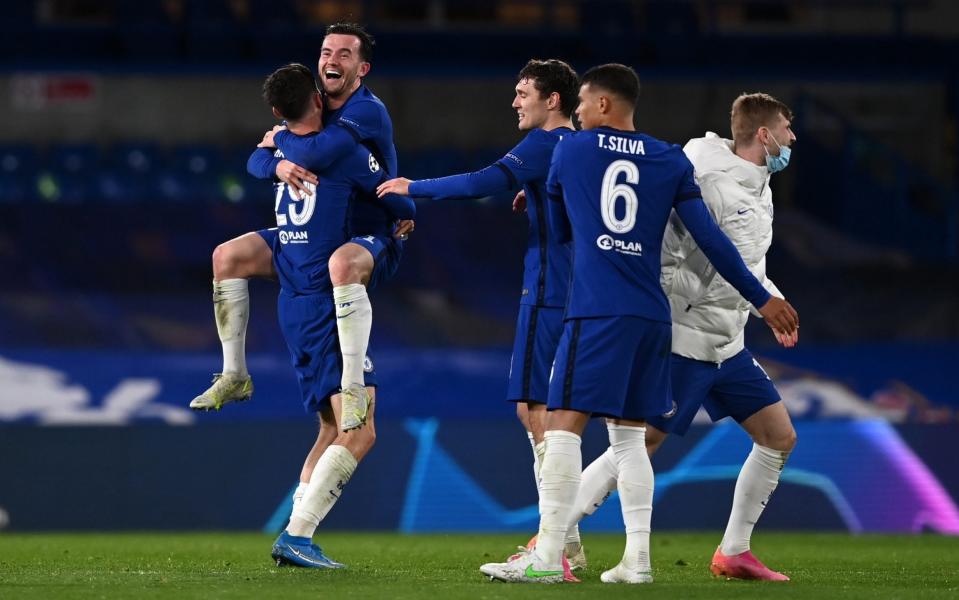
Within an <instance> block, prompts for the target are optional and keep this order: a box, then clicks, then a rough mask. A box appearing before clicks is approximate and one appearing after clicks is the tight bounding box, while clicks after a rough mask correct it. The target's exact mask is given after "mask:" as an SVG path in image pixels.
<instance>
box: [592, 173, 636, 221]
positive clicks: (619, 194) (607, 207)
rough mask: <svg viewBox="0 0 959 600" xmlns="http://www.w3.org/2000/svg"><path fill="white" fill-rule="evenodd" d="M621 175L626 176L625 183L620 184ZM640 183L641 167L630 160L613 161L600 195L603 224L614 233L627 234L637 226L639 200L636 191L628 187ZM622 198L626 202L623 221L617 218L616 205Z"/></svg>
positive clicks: (605, 175)
mask: <svg viewBox="0 0 959 600" xmlns="http://www.w3.org/2000/svg"><path fill="white" fill-rule="evenodd" d="M621 174H625V175H626V182H625V183H618V182H617V180H618V179H619V176H620V175H621ZM628 183H631V184H633V185H636V184H637V183H639V167H637V166H636V163H633V162H630V161H628V160H617V161H613V162H612V163H611V164H610V165H609V166H608V167H607V168H606V173H605V174H604V175H603V189H602V190H601V191H600V195H599V206H600V212H601V213H602V215H603V224H604V225H606V229H609V230H610V231H612V232H613V233H626V232H627V231H630V230H632V228H633V227H635V226H636V211H637V210H638V209H639V198H637V197H636V190H634V189H633V188H632V187H630V186H629V185H627V184H628ZM620 198H622V199H623V201H624V202H625V204H626V206H625V214H624V215H623V218H622V219H617V218H616V204H617V201H618V200H619V199H620Z"/></svg>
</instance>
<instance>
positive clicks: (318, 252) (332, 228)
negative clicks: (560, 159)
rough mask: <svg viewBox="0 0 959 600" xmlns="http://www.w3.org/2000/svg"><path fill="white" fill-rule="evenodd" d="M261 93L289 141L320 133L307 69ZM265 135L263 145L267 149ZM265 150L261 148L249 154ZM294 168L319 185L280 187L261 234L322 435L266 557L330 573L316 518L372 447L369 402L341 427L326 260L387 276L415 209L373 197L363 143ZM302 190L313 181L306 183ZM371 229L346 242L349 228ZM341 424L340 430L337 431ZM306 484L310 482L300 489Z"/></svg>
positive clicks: (283, 321) (375, 180)
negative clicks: (361, 263) (402, 225)
mask: <svg viewBox="0 0 959 600" xmlns="http://www.w3.org/2000/svg"><path fill="white" fill-rule="evenodd" d="M263 89H264V97H265V98H266V100H267V102H269V103H270V105H271V106H272V107H273V112H274V115H275V116H276V117H277V118H280V119H286V120H287V122H288V127H289V129H288V132H287V133H286V135H287V136H289V137H291V138H293V139H294V140H295V141H302V140H309V139H313V138H316V137H318V135H319V132H320V131H321V130H322V129H323V119H322V112H323V101H322V97H321V94H320V92H319V91H318V90H317V87H316V83H315V80H314V79H313V75H312V73H310V70H309V69H307V68H306V67H304V66H303V65H296V64H294V65H287V66H286V67H283V68H281V69H279V70H277V71H276V72H274V73H273V74H272V75H270V77H269V78H267V80H266V83H265V84H264V86H263ZM268 145H269V140H268V138H267V139H264V141H263V142H262V143H261V146H264V147H266V146H268ZM264 153H266V154H271V152H270V151H269V150H258V151H257V152H256V153H255V154H264ZM298 159H299V160H300V161H301V162H300V163H299V164H301V165H302V166H304V167H306V168H308V169H310V170H311V171H312V172H315V173H317V174H319V175H320V176H321V177H322V178H323V180H322V183H321V184H320V185H319V186H317V187H316V188H315V191H312V190H311V192H312V193H309V194H305V195H299V197H298V198H294V197H293V192H292V190H291V188H290V187H289V186H286V185H284V184H283V183H278V184H277V195H276V199H277V207H276V212H277V214H276V220H277V227H276V228H275V229H270V230H266V231H264V232H258V234H259V235H261V237H262V238H263V240H264V241H265V242H266V243H267V244H268V245H269V247H270V248H272V256H273V264H274V268H275V271H276V274H277V276H278V278H279V280H280V295H279V300H278V316H279V322H280V329H281V331H282V332H283V337H284V339H285V340H286V343H287V347H288V348H289V350H290V358H291V361H292V363H293V367H294V369H295V371H296V374H297V380H298V382H299V384H300V391H301V394H302V397H303V403H304V406H305V407H306V409H307V410H309V411H311V412H318V413H319V415H320V421H321V424H322V425H321V430H320V435H319V437H318V438H317V441H316V444H315V445H314V448H313V449H312V450H311V451H310V453H309V455H308V456H307V459H306V461H305V464H304V467H303V471H304V474H305V473H306V472H309V475H307V476H306V477H304V476H303V475H301V481H303V483H301V487H302V488H303V490H302V491H303V492H304V493H303V495H302V497H301V498H300V499H298V500H297V501H296V502H295V503H294V508H293V514H292V515H291V517H290V522H289V525H288V526H287V528H286V530H285V531H284V532H283V533H282V534H280V537H279V538H278V539H277V540H276V542H275V543H274V545H273V550H272V556H273V558H274V559H276V561H277V562H278V563H280V564H283V563H289V564H293V565H297V566H303V567H317V568H336V567H339V566H342V565H340V564H339V563H337V562H335V561H333V560H331V559H329V558H328V557H326V556H325V555H324V554H323V551H322V550H321V549H320V548H319V546H316V545H314V544H313V543H312V539H311V538H312V536H313V534H314V532H315V530H316V528H317V526H318V525H319V523H320V521H322V520H323V518H324V517H325V516H326V514H327V513H328V512H329V511H330V509H331V508H332V506H333V504H334V503H335V502H336V501H337V499H338V498H339V497H340V495H341V494H342V490H343V487H344V486H345V485H346V483H347V482H348V481H349V479H350V477H351V476H352V474H353V471H354V470H355V469H356V466H357V463H358V462H359V461H361V460H362V459H363V457H364V456H365V455H366V453H367V452H369V450H370V448H372V446H373V443H374V441H375V433H374V426H373V406H372V400H371V403H370V410H369V415H368V422H367V426H366V427H364V428H359V429H350V430H349V431H346V430H343V431H340V430H341V429H345V428H343V426H342V421H343V419H344V418H346V416H347V415H344V412H343V399H342V396H343V394H340V393H337V391H338V390H339V388H340V377H341V370H342V364H341V361H340V353H339V348H338V346H337V328H336V322H337V320H338V313H337V311H336V310H335V309H334V300H333V290H332V285H331V281H330V262H331V261H332V256H333V255H334V254H335V252H337V251H338V248H341V247H342V245H343V243H344V242H347V241H348V240H349V242H350V243H353V244H357V245H358V246H359V247H360V248H362V250H363V252H366V253H367V254H369V255H370V260H371V262H373V263H374V264H375V265H376V267H375V268H374V269H373V270H372V273H371V277H370V280H369V281H368V282H367V283H368V285H369V286H370V287H371V288H373V287H375V286H376V285H377V284H378V283H380V282H382V281H383V280H385V279H386V278H389V277H390V276H391V275H392V274H393V272H394V271H395V270H396V267H397V265H398V263H399V260H400V257H401V254H402V243H401V242H399V241H397V240H396V239H394V237H393V235H392V234H393V223H394V222H395V221H396V220H397V219H399V218H406V219H411V218H412V217H413V214H414V211H415V207H414V205H413V201H412V200H410V199H409V198H402V197H399V196H394V195H390V196H387V197H385V198H383V199H382V200H378V199H377V198H376V197H375V194H374V191H375V188H376V186H377V185H378V184H379V183H381V182H382V181H383V180H384V179H385V178H386V175H385V174H384V173H383V170H382V169H381V167H380V165H379V163H378V161H377V160H376V158H375V157H374V156H373V153H372V152H371V151H370V150H368V149H366V148H365V147H363V146H355V147H354V148H353V150H351V151H349V152H347V154H346V155H345V156H344V157H342V158H340V159H339V160H336V161H334V162H333V163H332V164H330V165H325V164H324V160H325V159H324V157H323V155H319V154H318V155H317V156H316V158H313V157H312V156H311V155H310V154H309V153H302V154H301V155H300V156H299V157H298ZM307 187H308V189H310V188H312V187H313V186H312V185H309V186H307ZM351 226H352V227H356V228H359V230H361V231H363V232H364V233H367V234H368V235H365V236H363V237H354V238H352V239H350V237H349V236H350V235H352V234H351V233H350V228H351ZM368 371H369V372H368V373H367V374H366V381H365V383H366V386H369V387H368V388H364V392H365V393H366V394H367V395H369V396H370V398H371V399H372V398H373V397H374V394H373V386H375V382H376V380H375V373H374V372H373V370H372V363H370V364H369V365H368ZM338 425H339V427H338ZM306 482H308V483H306Z"/></svg>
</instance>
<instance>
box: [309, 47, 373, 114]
mask: <svg viewBox="0 0 959 600" xmlns="http://www.w3.org/2000/svg"><path fill="white" fill-rule="evenodd" d="M319 71H320V82H321V83H322V85H323V90H324V91H325V92H326V94H327V95H328V96H329V97H331V98H341V97H343V96H348V95H349V94H352V93H353V91H354V90H355V89H356V88H357V87H359V81H358V80H359V79H360V78H361V77H363V76H365V75H366V74H367V73H368V72H369V71H370V63H368V62H366V61H364V60H363V57H362V56H361V55H360V38H358V37H356V36H355V35H348V34H345V33H331V34H330V35H328V36H326V37H325V38H323V47H322V48H321V50H320V62H319Z"/></svg>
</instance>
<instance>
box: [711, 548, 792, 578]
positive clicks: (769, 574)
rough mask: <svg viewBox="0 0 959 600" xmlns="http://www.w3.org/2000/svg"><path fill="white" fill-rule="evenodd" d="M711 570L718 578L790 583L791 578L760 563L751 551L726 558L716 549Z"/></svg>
mask: <svg viewBox="0 0 959 600" xmlns="http://www.w3.org/2000/svg"><path fill="white" fill-rule="evenodd" d="M709 570H710V571H712V573H713V575H716V576H717V577H730V578H732V579H762V580H765V581H789V577H787V576H785V575H783V574H782V573H777V572H776V571H773V570H772V569H770V568H769V567H767V566H766V565H764V564H763V563H761V562H759V559H758V558H756V557H755V556H753V553H752V552H750V551H749V550H746V551H745V552H743V553H742V554H737V555H735V556H726V555H725V554H723V553H722V552H721V551H720V549H719V548H716V554H713V561H712V563H711V564H710V565H709Z"/></svg>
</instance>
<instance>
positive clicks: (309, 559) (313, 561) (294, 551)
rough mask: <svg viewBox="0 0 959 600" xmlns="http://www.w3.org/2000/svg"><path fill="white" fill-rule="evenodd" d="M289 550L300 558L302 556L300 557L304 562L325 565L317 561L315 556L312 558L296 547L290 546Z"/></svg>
mask: <svg viewBox="0 0 959 600" xmlns="http://www.w3.org/2000/svg"><path fill="white" fill-rule="evenodd" d="M290 552H292V553H293V554H295V555H297V556H299V557H300V558H302V559H303V560H305V561H306V562H309V563H313V564H314V565H323V566H325V565H326V563H324V562H321V561H318V560H316V559H315V558H313V557H312V556H307V555H305V554H303V553H302V552H300V551H299V550H297V549H296V548H293V547H291V548H290Z"/></svg>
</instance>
